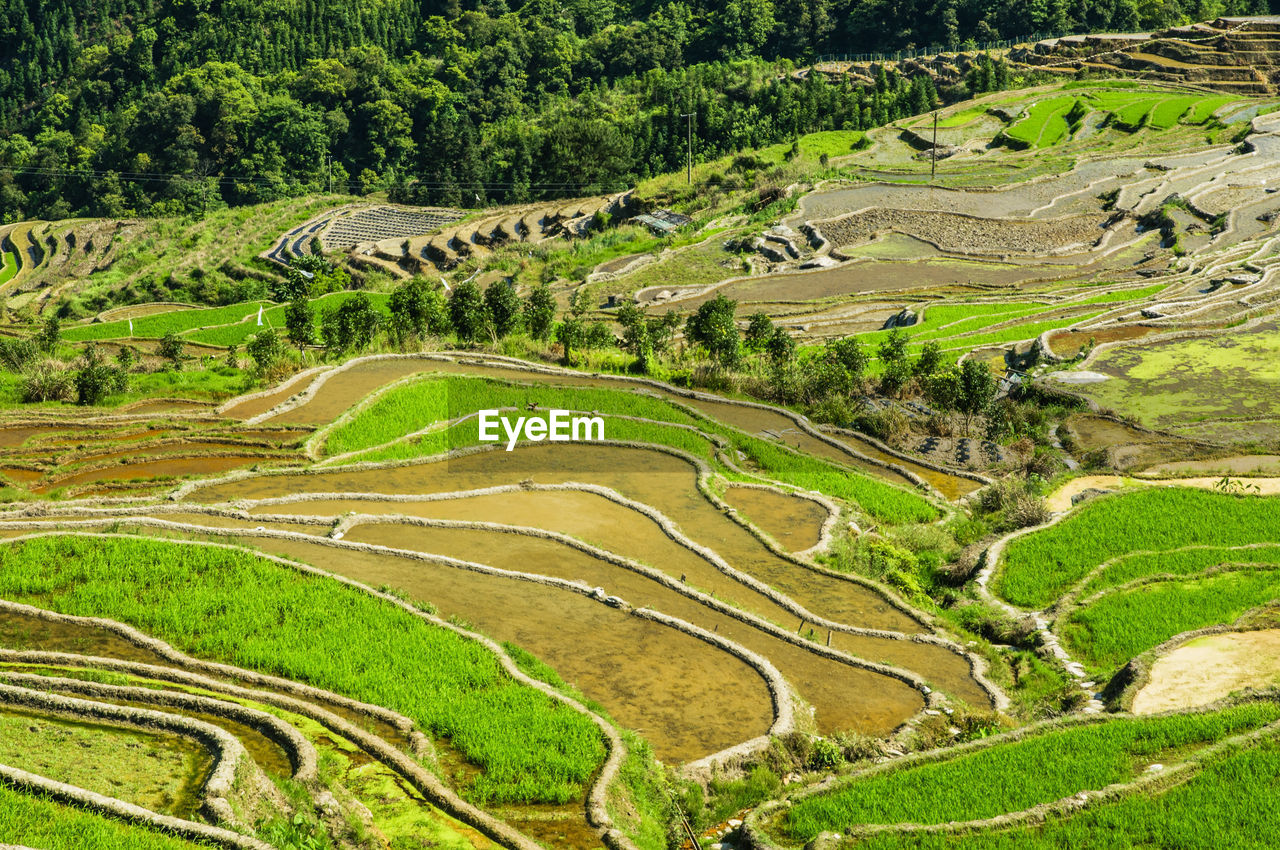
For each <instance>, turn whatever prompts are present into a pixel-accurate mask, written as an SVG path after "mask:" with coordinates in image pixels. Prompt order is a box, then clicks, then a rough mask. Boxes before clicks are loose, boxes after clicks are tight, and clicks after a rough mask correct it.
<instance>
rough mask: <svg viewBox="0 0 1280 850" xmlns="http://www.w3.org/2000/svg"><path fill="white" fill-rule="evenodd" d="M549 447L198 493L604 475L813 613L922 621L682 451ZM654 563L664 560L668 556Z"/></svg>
mask: <svg viewBox="0 0 1280 850" xmlns="http://www.w3.org/2000/svg"><path fill="white" fill-rule="evenodd" d="M546 448H547V447H546V446H541V447H536V446H535V447H527V448H521V449H517V450H516V452H513V453H510V454H508V453H506V452H497V453H495V452H482V453H478V454H474V455H469V456H466V457H462V458H456V459H453V460H450V461H447V462H441V463H436V464H420V465H415V466H405V467H396V468H387V469H375V470H363V471H342V472H331V473H322V474H317V475H305V476H293V475H289V476H269V477H261V478H250V479H244V480H241V481H236V482H228V483H225V484H219V485H215V486H213V487H209V488H202V489H198V490H196V491H195V492H194V493H193V494H192V496H191V498H193V499H197V500H200V501H206V502H208V501H221V500H226V499H234V498H266V497H270V496H280V495H288V494H291V493H295V492H312V493H323V492H373V493H384V494H391V495H398V494H420V493H431V492H446V491H451V490H470V489H475V488H479V487H487V486H493V485H497V484H511V483H515V482H517V481H520V480H521V479H523V478H527V477H531V478H534V479H535V480H537V481H538V482H539V483H556V482H559V481H565V480H572V481H580V482H585V483H594V484H601V485H603V486H606V487H611V488H612V489H615V490H617V491H619V492H621V493H622V494H623V495H625V496H628V497H630V498H633V499H636V500H638V501H642V502H646V503H648V504H651V505H653V506H654V507H656V508H657V509H659V510H661V511H662V512H663V513H664V514H666V515H667V516H668V517H679V518H680V522H679V525H680V528H681V529H682V531H683V532H684V533H685V534H686V535H689V536H690V537H692V538H693V539H694V540H695V541H697V542H699V543H702V544H704V545H709V546H711V547H712V548H713V549H715V550H716V551H717V553H719V554H720V555H721V556H722V557H724V558H725V560H727V561H728V562H729V563H730V564H731V565H733V566H734V567H736V568H738V569H740V570H742V571H744V572H747V573H750V574H752V575H755V576H757V577H758V578H760V579H762V580H764V581H766V582H767V583H769V584H772V585H773V586H774V587H776V588H778V589H779V590H780V591H782V592H783V593H786V594H787V595H788V596H790V597H791V598H792V599H796V600H797V601H799V602H800V603H801V604H803V605H805V606H806V607H808V608H810V610H814V609H817V611H816V613H821V614H823V615H825V616H828V617H830V618H831V619H833V620H836V621H838V622H844V623H849V624H851V625H857V626H864V627H871V628H883V629H890V630H894V631H905V632H919V631H921V630H922V628H921V626H920V624H919V623H918V622H916V621H915V620H914V619H913V618H911V617H910V616H909V615H907V614H905V613H903V612H902V611H899V610H898V609H897V608H894V607H893V606H891V605H890V604H889V603H888V602H886V601H885V600H884V599H882V598H881V597H880V596H879V595H878V594H876V593H874V592H873V591H871V590H869V589H867V588H864V587H863V586H861V585H859V584H857V583H855V582H852V581H847V580H844V579H842V578H839V577H835V576H829V575H825V574H823V573H819V572H816V571H814V570H810V569H808V568H806V567H804V566H801V565H798V564H794V563H792V562H790V561H787V560H785V559H782V558H780V557H778V556H776V555H774V554H773V553H772V552H770V551H769V550H768V549H766V548H765V547H764V546H763V545H762V544H761V543H760V542H759V541H758V540H756V539H755V538H754V537H752V536H751V535H750V533H749V532H747V531H746V529H744V528H742V527H741V526H739V525H738V524H737V523H735V522H733V521H732V520H730V519H729V518H728V517H726V516H724V515H723V514H722V513H721V512H720V511H719V510H717V509H716V508H715V507H714V506H712V505H711V504H710V503H709V502H707V501H706V499H705V498H703V497H702V495H701V494H700V493H698V492H697V490H696V489H695V486H694V479H695V474H694V472H693V469H692V468H691V467H690V465H689V464H688V463H687V462H685V461H683V460H680V459H679V458H675V457H671V456H670V455H665V454H661V453H658V452H653V451H648V450H644V449H632V448H620V447H611V446H590V445H564V446H557V447H555V448H554V454H547V453H546V452H545V451H544V450H545V449H546ZM544 458H545V459H546V460H543V459H544ZM551 458H554V460H555V461H556V463H557V464H562V465H563V471H561V472H555V471H554V470H553V469H552V466H553V464H552V463H551ZM494 498H495V499H498V498H500V497H494ZM367 504H368V503H363V502H362V503H361V505H366V507H364V508H363V510H364V512H366V513H375V512H376V509H370V508H369V507H367ZM401 507H402V506H401V505H396V504H388V505H387V506H385V507H384V510H385V511H386V512H388V513H400V512H401ZM264 510H266V511H268V512H273V511H279V508H273V507H271V506H268V507H266V508H264ZM475 516H478V514H473V515H472V518H474V517H475ZM483 517H484V518H487V519H493V520H495V521H498V522H504V521H508V520H506V519H504V517H505V514H504V513H503V512H497V513H492V514H484V515H483ZM614 539H616V536H615V537H612V538H610V539H609V540H606V541H600V542H603V543H604V545H605V548H610V547H611V545H612V543H613V540H614ZM624 554H625V553H624ZM657 565H658V566H659V568H662V569H666V566H665V565H664V564H663V563H662V562H659V563H658V564H657ZM533 568H534V569H536V566H535V567H533ZM727 598H734V597H727ZM757 598H758V597H757ZM766 616H767V615H766ZM771 619H773V618H771ZM793 621H794V620H793ZM834 641H835V642H837V644H838V645H839V647H840V648H844V649H847V650H849V651H851V652H854V653H855V654H857V655H859V656H861V657H864V658H867V659H869V660H873V661H887V662H888V663H892V664H895V665H898V666H901V667H904V668H906V669H910V670H913V671H915V672H917V673H919V674H920V675H921V676H923V677H925V678H926V679H928V680H930V681H932V682H934V683H935V685H936V686H937V687H940V688H942V689H944V690H947V691H950V692H952V693H955V694H956V695H958V696H961V697H963V698H965V699H969V700H975V701H978V702H979V704H981V703H983V702H985V701H986V698H985V695H984V693H983V692H982V691H981V690H980V689H979V687H978V685H977V684H976V682H974V681H973V679H972V676H971V674H970V671H969V665H968V662H967V661H966V660H965V659H964V658H962V657H960V656H959V655H956V654H955V653H952V652H950V651H948V650H946V649H944V648H942V647H938V646H932V645H927V644H919V643H914V642H910V641H900V640H888V639H882V638H870V637H857V636H853V635H840V634H838V633H837V635H836V636H835V638H834ZM840 642H843V643H840ZM855 647H856V648H855Z"/></svg>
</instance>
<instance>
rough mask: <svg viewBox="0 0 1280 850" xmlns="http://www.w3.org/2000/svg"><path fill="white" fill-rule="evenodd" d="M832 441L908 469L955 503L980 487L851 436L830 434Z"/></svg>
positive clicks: (970, 480)
mask: <svg viewBox="0 0 1280 850" xmlns="http://www.w3.org/2000/svg"><path fill="white" fill-rule="evenodd" d="M830 436H831V438H832V439H833V440H836V441H838V442H841V443H844V444H845V445H847V446H848V447H849V448H851V449H853V450H854V451H855V452H859V453H861V454H864V455H867V456H869V457H874V458H877V459H879V460H883V461H886V462H888V463H896V464H897V465H898V466H902V467H905V468H907V469H910V470H911V471H912V472H914V473H915V474H916V475H919V476H920V477H921V478H923V479H924V480H925V481H927V482H929V483H930V484H932V485H933V487H934V489H936V490H937V491H938V492H939V493H941V494H942V495H943V496H944V497H945V498H947V499H950V500H952V501H955V500H956V499H959V498H960V497H961V496H965V495H968V494H969V493H972V492H973V491H975V490H977V489H978V488H979V487H981V486H982V482H981V481H974V480H973V479H972V478H964V477H962V476H959V475H950V474H948V473H946V472H939V471H938V470H936V469H930V468H929V467H927V466H923V465H921V464H918V463H912V462H911V461H909V460H903V459H901V458H899V457H897V456H895V455H891V454H889V453H888V452H886V451H884V450H883V449H881V448H879V447H878V446H876V445H875V444H873V443H871V442H869V441H867V440H864V439H862V438H861V437H857V436H854V435H852V434H831V435H830Z"/></svg>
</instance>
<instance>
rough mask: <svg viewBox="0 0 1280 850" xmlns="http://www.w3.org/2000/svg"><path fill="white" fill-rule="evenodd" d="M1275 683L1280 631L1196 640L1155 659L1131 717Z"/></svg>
mask: <svg viewBox="0 0 1280 850" xmlns="http://www.w3.org/2000/svg"><path fill="white" fill-rule="evenodd" d="M1277 682H1280V629H1265V630H1263V631H1256V632H1229V633H1227V634H1221V635H1210V636H1208V637H1202V638H1196V639H1195V640H1192V641H1188V642H1187V643H1184V644H1183V645H1182V646H1179V647H1178V648H1176V649H1174V650H1173V651H1172V652H1170V653H1169V654H1168V655H1166V656H1164V657H1163V658H1160V659H1157V660H1156V662H1155V664H1153V665H1152V667H1151V674H1150V678H1149V680H1148V682H1147V684H1146V685H1145V686H1144V687H1143V688H1142V690H1140V691H1138V693H1137V694H1136V695H1135V696H1134V698H1133V713H1134V714H1154V713H1156V712H1159V711H1175V710H1181V709H1187V708H1195V707H1196V706H1201V705H1207V704H1208V703H1211V702H1214V701H1215V700H1219V699H1221V698H1222V697H1225V696H1227V695H1229V694H1231V693H1234V692H1235V691H1239V690H1243V689H1245V688H1269V687H1274V686H1275V685H1276V683H1277Z"/></svg>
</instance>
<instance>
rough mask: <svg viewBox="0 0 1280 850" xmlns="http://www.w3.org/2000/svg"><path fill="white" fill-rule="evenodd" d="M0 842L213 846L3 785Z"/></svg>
mask: <svg viewBox="0 0 1280 850" xmlns="http://www.w3.org/2000/svg"><path fill="white" fill-rule="evenodd" d="M0 840H3V841H5V842H7V843H11V844H15V845H20V846H25V847H39V848H41V850H193V848H197V847H209V846H212V845H208V844H201V843H195V842H192V841H186V840H184V839H181V838H177V837H175V836H172V835H166V834H165V833H162V832H160V831H158V830H151V829H148V828H146V827H143V826H134V825H133V824H127V823H123V822H121V821H117V820H113V819H111V818H108V817H105V816H103V815H99V814H96V813H94V812H87V811H81V810H80V809H76V808H73V807H72V806H64V805H62V804H61V803H55V802H54V801H52V800H48V799H45V798H43V797H36V796H32V795H30V794H24V793H22V792H21V791H17V790H14V789H12V788H9V787H7V786H5V785H3V784H0Z"/></svg>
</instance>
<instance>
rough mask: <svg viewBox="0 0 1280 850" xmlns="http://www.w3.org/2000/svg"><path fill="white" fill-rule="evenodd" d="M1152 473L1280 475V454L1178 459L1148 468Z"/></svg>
mask: <svg viewBox="0 0 1280 850" xmlns="http://www.w3.org/2000/svg"><path fill="white" fill-rule="evenodd" d="M1146 471H1147V472H1148V473H1150V474H1152V475H1182V474H1184V473H1191V474H1193V475H1195V474H1220V475H1244V476H1249V475H1280V455H1233V456H1231V457H1218V458H1210V459H1207V460H1178V461H1172V462H1170V463H1162V464H1159V465H1157V466H1153V467H1151V468H1150V469H1148V470H1146Z"/></svg>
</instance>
